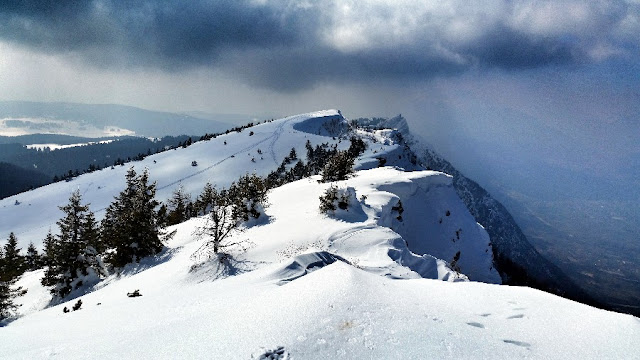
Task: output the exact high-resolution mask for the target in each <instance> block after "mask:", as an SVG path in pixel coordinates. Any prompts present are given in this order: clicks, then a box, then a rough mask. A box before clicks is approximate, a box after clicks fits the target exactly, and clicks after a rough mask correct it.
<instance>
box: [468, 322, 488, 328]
mask: <svg viewBox="0 0 640 360" xmlns="http://www.w3.org/2000/svg"><path fill="white" fill-rule="evenodd" d="M467 325H470V326H473V327H477V328H481V329H484V325H483V324H480V323H479V322H468V323H467Z"/></svg>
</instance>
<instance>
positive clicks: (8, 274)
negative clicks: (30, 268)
mask: <svg viewBox="0 0 640 360" xmlns="http://www.w3.org/2000/svg"><path fill="white" fill-rule="evenodd" d="M2 263H3V264H2V265H3V266H2V267H3V269H2V273H0V278H1V279H3V280H5V281H7V280H9V279H13V278H16V277H18V276H20V275H22V274H23V273H24V271H25V270H26V268H27V267H26V263H25V259H24V256H22V255H20V249H19V248H18V239H17V238H16V235H15V234H14V233H13V232H12V233H10V234H9V239H8V240H7V243H6V244H5V246H4V256H3V257H2Z"/></svg>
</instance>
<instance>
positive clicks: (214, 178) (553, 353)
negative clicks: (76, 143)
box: [0, 110, 640, 359]
mask: <svg viewBox="0 0 640 360" xmlns="http://www.w3.org/2000/svg"><path fill="white" fill-rule="evenodd" d="M344 122H345V120H344V119H343V118H342V116H341V115H340V114H339V112H337V111H334V110H330V111H323V112H317V113H309V114H303V115H298V116H294V117H289V118H285V119H281V120H276V121H273V122H270V123H265V124H260V125H258V126H256V127H253V128H251V129H246V130H244V131H243V132H241V133H233V134H229V135H226V136H222V137H219V138H216V139H212V140H210V141H206V142H200V143H197V144H194V145H192V146H190V147H188V148H186V149H178V150H175V151H174V150H172V151H169V152H165V153H161V154H157V155H154V156H152V157H149V158H147V159H145V160H144V161H142V162H138V163H135V165H136V169H142V168H144V167H145V166H147V167H149V169H150V171H151V176H152V178H153V179H154V180H156V181H157V182H158V186H159V189H160V190H159V191H158V195H159V198H160V199H162V200H163V199H166V198H167V197H169V196H170V194H171V192H172V191H173V190H174V189H175V188H176V187H177V186H178V184H182V185H183V186H184V187H185V189H186V190H187V191H189V192H191V193H192V194H193V195H196V194H197V193H198V192H199V191H200V189H201V188H202V186H203V185H204V183H205V182H206V181H211V182H212V183H216V184H218V185H221V186H224V185H228V184H229V183H230V182H231V181H233V180H235V179H236V178H237V177H238V176H239V175H242V174H244V173H245V172H247V171H255V172H257V173H258V174H262V175H264V174H266V173H268V172H269V171H271V170H273V169H274V168H275V167H276V166H278V165H279V164H280V162H281V160H282V159H283V158H284V157H285V156H286V155H287V154H288V153H289V151H290V149H291V148H292V147H295V148H296V150H297V153H298V155H299V157H303V156H302V154H304V153H305V151H304V143H305V142H306V141H307V139H308V140H310V141H311V142H312V144H318V143H322V142H330V143H338V144H339V146H340V147H341V148H346V147H348V145H349V142H348V141H345V140H341V139H340V138H339V137H336V136H335V135H339V134H340V133H343V132H344V131H346V127H344ZM250 131H253V132H254V134H253V135H250ZM359 136H361V137H362V138H364V139H365V141H366V142H367V143H368V145H369V148H368V150H367V152H366V153H365V154H364V155H363V156H362V157H361V159H359V161H358V166H359V168H361V169H362V170H360V171H358V172H357V173H356V174H355V176H353V177H352V178H350V179H348V180H346V181H340V182H337V183H335V184H334V185H336V186H337V187H338V188H340V189H348V191H349V192H351V194H352V199H351V200H352V201H351V204H350V206H349V207H348V209H347V210H339V211H336V213H335V214H329V215H325V214H322V213H320V212H319V210H318V207H319V196H320V195H321V194H323V192H324V190H325V189H326V188H327V187H329V186H330V185H329V184H323V183H318V181H317V180H318V177H312V178H309V179H303V180H300V181H296V182H293V183H290V184H287V185H284V186H282V187H280V188H277V189H274V190H272V191H271V192H270V193H269V199H268V201H269V203H270V206H269V207H268V208H267V209H266V216H267V218H266V219H263V221H261V222H260V223H259V224H254V225H253V226H250V227H248V228H246V229H245V231H242V232H238V233H235V234H234V235H233V238H232V239H231V240H233V241H238V242H241V243H243V247H244V248H246V250H245V251H241V250H239V249H236V250H235V251H232V252H231V258H230V259H229V260H228V261H226V262H222V263H221V262H220V261H218V259H217V258H216V257H214V258H210V252H208V251H207V250H206V249H203V248H202V245H203V243H204V242H205V241H206V239H203V238H200V237H198V236H196V235H195V233H196V230H197V228H198V226H200V225H201V224H202V223H203V219H201V218H195V219H191V220H189V221H187V222H185V223H182V224H179V225H176V226H174V227H172V228H170V230H176V231H177V232H176V235H175V237H174V238H173V239H172V240H171V241H170V242H169V243H168V244H166V245H167V248H166V250H165V251H163V252H162V253H161V254H159V255H158V256H156V257H153V258H147V259H144V260H143V261H142V262H141V263H140V264H135V265H131V266H129V267H127V268H125V270H124V271H123V272H122V273H121V274H120V275H119V276H116V275H112V276H110V277H108V278H107V279H105V280H104V281H102V282H101V283H99V284H98V285H97V286H96V287H95V288H93V289H89V292H88V293H86V294H82V296H81V299H82V301H83V304H84V305H83V307H82V309H81V310H79V311H75V312H71V313H68V314H63V312H62V307H64V306H67V307H71V306H72V305H73V303H75V301H76V300H75V299H73V300H71V299H69V302H67V303H64V304H59V305H55V306H49V307H47V305H48V303H49V300H50V297H49V295H48V293H47V291H46V289H43V288H42V287H41V286H40V284H39V279H40V277H41V276H42V271H41V270H40V271H36V272H30V273H27V274H25V275H24V276H23V277H22V278H21V279H20V281H19V282H18V285H20V286H23V287H25V288H27V289H28V290H29V292H28V293H27V295H26V296H24V297H22V298H19V300H18V302H19V303H21V304H22V306H21V308H20V310H19V311H20V314H21V315H22V316H21V317H20V318H18V319H17V320H16V321H14V322H12V323H10V324H9V325H8V326H6V327H4V328H0V349H2V350H1V352H0V353H1V355H2V357H3V358H8V359H41V358H51V357H59V358H64V359H86V358H96V359H98V358H99V359H120V358H161V359H173V358H228V359H248V358H251V357H252V356H253V357H255V358H258V357H259V356H260V354H264V353H265V352H266V351H267V350H269V349H276V348H277V347H279V346H283V347H284V349H283V350H282V351H281V352H283V351H284V352H285V353H286V354H287V355H288V356H289V358H292V359H325V358H349V359H362V358H371V359H379V358H391V359H406V358H438V359H440V358H456V359H460V358H505V359H506V358H509V359H511V358H516V357H528V358H579V357H582V358H611V359H617V358H633V356H636V357H637V356H638V355H637V354H639V353H640V343H639V342H638V341H637V339H638V338H639V335H640V321H639V320H638V319H637V318H634V317H631V316H628V315H621V314H616V313H611V312H607V311H602V310H598V309H595V308H591V307H588V306H586V305H582V304H579V303H575V302H572V301H569V300H566V299H562V298H559V297H556V296H553V295H550V294H547V293H543V292H540V291H536V290H532V289H528V288H518V287H507V286H498V285H492V284H484V283H476V282H469V281H466V280H467V277H468V278H469V279H471V280H480V281H484V282H494V283H497V282H499V281H500V277H499V275H498V274H497V272H496V271H495V269H493V267H492V261H491V260H492V259H491V248H490V246H489V241H490V240H489V238H488V235H487V233H486V231H485V230H484V229H483V228H482V226H480V225H478V224H477V223H476V222H475V220H474V218H473V217H472V216H471V214H470V213H469V212H468V211H467V210H466V208H465V205H464V203H463V202H462V201H461V200H460V198H458V196H457V195H456V193H455V189H454V187H453V184H452V178H451V177H450V176H448V175H446V174H443V173H440V172H435V171H413V172H407V171H403V169H400V168H391V167H386V168H375V166H377V163H378V160H377V159H376V158H378V157H381V156H383V157H385V158H388V159H389V163H391V164H394V165H401V166H403V167H404V168H405V169H410V168H413V166H412V164H411V162H410V161H409V159H407V158H406V157H404V158H403V155H402V154H403V152H402V145H401V144H399V143H398V142H396V141H395V140H394V138H395V135H394V132H393V131H388V130H381V131H377V132H375V133H364V132H361V133H359ZM225 141H226V142H227V144H226V145H224V142H225ZM258 149H260V150H261V152H262V155H260V154H258V152H257V150H258ZM260 156H262V158H260ZM252 158H254V159H255V162H252V161H251V159H252ZM154 160H155V162H154ZM193 160H196V161H197V162H198V166H197V167H192V166H191V161H193ZM126 170H127V167H117V168H115V169H113V170H111V169H106V170H103V171H100V172H96V173H92V174H88V175H83V176H80V177H79V178H77V179H75V180H73V181H71V182H68V183H57V184H53V185H49V186H47V187H44V188H41V189H37V190H35V191H31V192H28V193H25V194H20V195H19V196H16V197H12V198H9V199H5V200H3V201H1V202H0V230H1V231H2V233H3V234H2V235H3V236H4V235H5V234H4V233H5V232H6V233H8V232H9V231H11V230H13V231H16V233H17V234H18V239H19V241H20V242H21V245H22V246H23V247H26V244H27V243H28V241H31V240H33V241H34V242H36V243H39V241H40V239H41V238H42V237H44V233H46V231H47V230H48V228H49V227H51V228H52V230H54V231H55V230H56V227H55V221H56V220H57V219H58V218H59V217H60V214H59V213H60V212H59V211H58V210H57V208H56V206H57V205H62V204H65V203H66V202H67V198H68V196H69V193H70V192H71V191H72V190H74V189H76V188H79V189H80V190H81V192H82V193H83V196H84V200H85V201H88V202H91V203H92V209H93V210H94V211H96V210H100V209H103V208H104V207H106V206H107V205H108V203H109V202H110V201H111V199H112V197H113V196H114V195H116V194H117V193H118V192H119V191H120V190H121V189H122V188H123V187H124V174H125V172H126ZM16 200H19V202H20V204H19V205H14V203H15V201H16ZM400 203H401V204H402V208H403V211H402V212H401V213H400V212H399V211H398V210H397V209H398V205H399V204H400ZM29 204H31V205H29ZM34 209H36V211H34ZM101 215H102V213H101V212H100V211H98V213H97V216H98V217H100V216H101ZM456 254H459V260H458V261H457V265H458V266H459V267H460V270H461V272H462V274H460V273H457V272H455V271H452V270H451V268H450V265H449V263H450V262H451V261H452V259H453V257H454V256H456ZM136 289H140V292H141V293H142V295H143V296H142V297H137V298H129V297H127V296H126V294H127V293H128V292H131V291H133V290H136Z"/></svg>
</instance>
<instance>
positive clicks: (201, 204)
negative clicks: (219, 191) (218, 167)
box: [195, 182, 215, 215]
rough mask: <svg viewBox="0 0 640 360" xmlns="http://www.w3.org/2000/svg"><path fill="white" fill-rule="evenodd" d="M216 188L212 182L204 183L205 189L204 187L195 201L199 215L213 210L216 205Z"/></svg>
mask: <svg viewBox="0 0 640 360" xmlns="http://www.w3.org/2000/svg"><path fill="white" fill-rule="evenodd" d="M214 199H215V194H214V188H213V185H211V183H209V182H208V183H206V184H205V185H204V189H202V193H201V194H200V195H199V196H198V199H196V203H195V211H196V212H197V214H198V215H206V214H208V213H209V212H211V209H212V208H213V206H214Z"/></svg>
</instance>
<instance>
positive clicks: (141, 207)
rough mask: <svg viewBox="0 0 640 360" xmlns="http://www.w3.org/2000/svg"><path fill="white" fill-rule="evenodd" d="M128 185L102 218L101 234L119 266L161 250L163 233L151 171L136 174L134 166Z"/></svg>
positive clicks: (113, 262) (128, 173) (112, 259)
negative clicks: (150, 181) (150, 179)
mask: <svg viewBox="0 0 640 360" xmlns="http://www.w3.org/2000/svg"><path fill="white" fill-rule="evenodd" d="M126 181H127V186H126V188H125V189H124V190H123V191H122V192H121V193H120V194H119V195H118V196H116V198H115V199H114V201H113V202H112V203H111V205H109V207H108V208H107V211H106V214H105V217H104V219H103V220H102V236H103V238H104V241H105V242H106V243H107V245H108V246H109V248H110V249H112V250H114V251H113V252H111V253H110V254H109V255H108V256H107V261H108V262H109V263H110V264H111V265H112V266H113V267H116V268H122V267H123V266H125V265H126V264H129V263H132V262H138V261H140V259H142V258H143V257H146V256H150V255H154V254H156V253H158V252H159V251H161V250H162V248H163V247H164V246H163V244H162V239H161V237H163V234H162V232H161V231H160V225H159V222H158V213H157V212H156V211H155V208H156V206H158V205H159V203H158V201H156V200H155V194H156V184H155V183H152V184H149V172H148V171H147V170H146V169H145V171H144V172H143V173H142V174H140V175H137V174H136V172H135V170H134V168H133V167H131V168H130V169H129V171H128V172H127V175H126Z"/></svg>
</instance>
